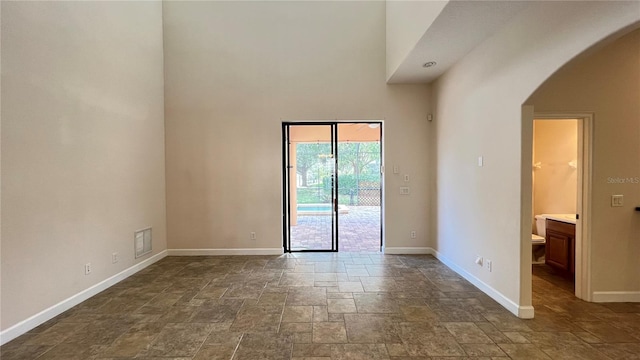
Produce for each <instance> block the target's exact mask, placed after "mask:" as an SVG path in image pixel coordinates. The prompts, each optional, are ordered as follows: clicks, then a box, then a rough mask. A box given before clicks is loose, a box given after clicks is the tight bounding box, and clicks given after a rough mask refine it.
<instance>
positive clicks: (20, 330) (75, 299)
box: [0, 250, 167, 345]
mask: <svg viewBox="0 0 640 360" xmlns="http://www.w3.org/2000/svg"><path fill="white" fill-rule="evenodd" d="M166 256H167V250H164V251H161V252H159V253H157V254H156V255H153V256H151V257H150V258H148V259H146V260H144V261H141V262H139V263H137V264H135V265H133V266H131V267H129V268H127V269H125V270H123V271H121V272H119V273H117V274H115V275H113V276H112V277H110V278H108V279H105V280H103V281H101V282H99V283H97V284H95V285H93V286H91V287H89V288H88V289H85V290H82V291H81V292H79V293H77V294H75V295H73V296H71V297H69V298H67V299H65V300H62V301H61V302H59V303H57V304H55V305H53V306H51V307H49V308H48V309H45V310H42V311H41V312H39V313H37V314H35V315H33V316H31V317H30V318H28V319H26V320H23V321H21V322H19V323H17V324H15V325H13V326H11V327H10V328H8V329H6V330H3V331H2V332H0V345H4V344H6V343H8V342H9V341H11V340H13V339H15V338H17V337H18V336H20V335H22V334H24V333H26V332H28V331H29V330H31V329H33V328H35V327H36V326H38V325H40V324H42V323H44V322H45V321H48V320H51V319H53V318H54V317H56V316H58V315H60V314H62V313H63V312H65V311H67V310H69V309H71V308H72V307H74V306H76V305H78V304H80V303H81V302H83V301H85V300H87V299H88V298H90V297H92V296H94V295H96V294H98V293H99V292H101V291H104V290H106V289H107V288H109V287H111V286H113V285H115V284H116V283H118V282H120V281H122V280H124V279H126V278H128V277H129V276H131V275H133V274H135V273H137V272H138V271H140V270H142V269H144V268H146V267H147V266H149V265H151V264H153V263H155V262H157V261H159V260H162V259H163V258H164V257H166Z"/></svg>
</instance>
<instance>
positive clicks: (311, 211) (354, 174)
mask: <svg viewBox="0 0 640 360" xmlns="http://www.w3.org/2000/svg"><path fill="white" fill-rule="evenodd" d="M282 135H283V148H282V150H283V194H284V195H283V238H284V249H285V251H287V252H291V251H334V252H335V251H338V250H340V251H351V252H354V251H355V252H379V251H380V250H381V246H382V211H381V210H382V175H381V171H380V169H381V159H382V156H381V155H382V152H381V149H382V147H381V140H382V139H381V137H382V128H381V122H349V123H345V122H340V123H338V122H322V123H309V122H305V123H293V122H292V123H283V126H282Z"/></svg>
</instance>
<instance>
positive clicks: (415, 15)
mask: <svg viewBox="0 0 640 360" xmlns="http://www.w3.org/2000/svg"><path fill="white" fill-rule="evenodd" d="M385 3H386V27H387V34H386V37H387V49H386V54H387V80H389V78H390V77H391V76H392V75H393V74H394V73H395V71H396V70H397V69H398V67H399V66H400V64H402V62H403V61H404V60H405V59H406V58H407V56H408V55H409V53H410V52H411V50H413V49H414V47H415V46H416V44H417V43H418V41H420V39H421V38H422V36H423V35H424V33H425V32H426V31H427V29H429V26H431V24H432V23H433V21H434V20H435V19H436V18H437V17H438V15H440V13H441V12H442V10H443V9H444V7H445V6H446V5H447V4H448V3H449V0H443V1H438V0H433V1H406V0H388V1H385ZM428 60H429V59H425V62H426V61H428Z"/></svg>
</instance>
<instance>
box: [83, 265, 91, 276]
mask: <svg viewBox="0 0 640 360" xmlns="http://www.w3.org/2000/svg"><path fill="white" fill-rule="evenodd" d="M84 274H85V275H89V274H91V263H86V264H84Z"/></svg>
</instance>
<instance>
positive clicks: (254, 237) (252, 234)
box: [250, 231, 256, 240]
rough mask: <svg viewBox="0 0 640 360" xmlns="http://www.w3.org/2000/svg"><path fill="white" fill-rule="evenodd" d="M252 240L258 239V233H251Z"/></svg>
mask: <svg viewBox="0 0 640 360" xmlns="http://www.w3.org/2000/svg"><path fill="white" fill-rule="evenodd" d="M250 237H251V240H255V239H256V233H255V232H253V231H252V232H251V234H250Z"/></svg>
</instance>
